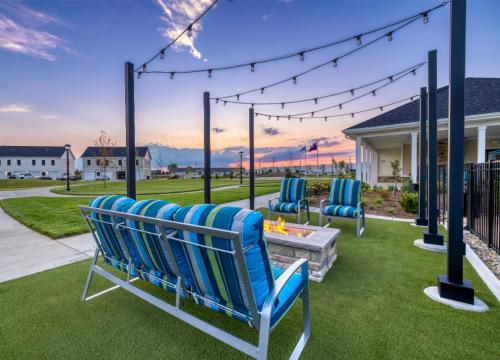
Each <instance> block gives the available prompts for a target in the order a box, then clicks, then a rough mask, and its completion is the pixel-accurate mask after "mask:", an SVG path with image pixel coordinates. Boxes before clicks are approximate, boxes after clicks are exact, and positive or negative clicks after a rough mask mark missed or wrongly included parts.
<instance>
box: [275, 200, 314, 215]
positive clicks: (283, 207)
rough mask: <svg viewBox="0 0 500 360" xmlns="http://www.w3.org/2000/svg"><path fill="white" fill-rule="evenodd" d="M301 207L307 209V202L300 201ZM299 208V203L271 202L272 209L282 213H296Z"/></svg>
mask: <svg viewBox="0 0 500 360" xmlns="http://www.w3.org/2000/svg"><path fill="white" fill-rule="evenodd" d="M300 208H301V209H305V208H306V204H305V203H300ZM298 209H299V205H298V204H297V203H291V202H279V203H275V204H271V210H272V211H276V212H282V213H289V214H296V213H297V211H298Z"/></svg>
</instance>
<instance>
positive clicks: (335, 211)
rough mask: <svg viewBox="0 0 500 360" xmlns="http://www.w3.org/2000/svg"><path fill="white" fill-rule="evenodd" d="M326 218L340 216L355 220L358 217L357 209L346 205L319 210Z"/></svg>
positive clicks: (329, 206) (330, 206)
mask: <svg viewBox="0 0 500 360" xmlns="http://www.w3.org/2000/svg"><path fill="white" fill-rule="evenodd" d="M321 211H322V213H323V215H326V216H342V217H352V218H355V217H356V216H357V215H358V210H357V207H354V206H346V205H328V206H325V207H324V208H323V209H321Z"/></svg>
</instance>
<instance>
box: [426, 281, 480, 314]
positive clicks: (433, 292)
mask: <svg viewBox="0 0 500 360" xmlns="http://www.w3.org/2000/svg"><path fill="white" fill-rule="evenodd" d="M424 293H425V295H427V296H428V297H430V298H431V299H432V300H434V301H437V302H440V303H441V304H445V305H448V306H451V307H452V308H454V309H458V310H465V311H474V312H485V311H488V310H489V308H488V305H486V303H485V302H484V301H482V300H480V299H478V298H477V297H475V298H474V304H467V303H464V302H460V301H455V300H450V299H447V298H444V297H441V295H439V290H438V287H437V286H429V287H427V288H425V289H424Z"/></svg>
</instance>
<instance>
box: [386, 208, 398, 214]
mask: <svg viewBox="0 0 500 360" xmlns="http://www.w3.org/2000/svg"><path fill="white" fill-rule="evenodd" d="M387 213H388V214H389V215H394V214H396V209H394V208H393V207H389V208H387Z"/></svg>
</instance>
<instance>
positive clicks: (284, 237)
mask: <svg viewBox="0 0 500 360" xmlns="http://www.w3.org/2000/svg"><path fill="white" fill-rule="evenodd" d="M264 233H265V235H266V240H267V248H268V250H269V255H270V257H271V262H272V263H273V266H277V267H281V268H287V267H288V266H290V264H292V263H293V262H295V261H296V260H297V259H301V258H302V259H307V260H309V279H310V280H313V281H316V282H321V280H323V277H324V276H325V274H326V272H327V271H328V270H330V268H331V267H332V265H333V263H334V261H335V260H336V259H337V248H336V239H337V236H338V235H339V234H340V230H339V229H331V228H323V227H319V226H312V225H301V224H289V223H285V222H284V221H282V220H281V221H267V220H266V222H265V224H264Z"/></svg>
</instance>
